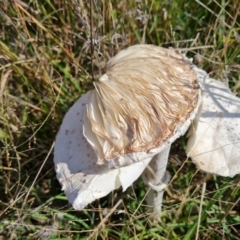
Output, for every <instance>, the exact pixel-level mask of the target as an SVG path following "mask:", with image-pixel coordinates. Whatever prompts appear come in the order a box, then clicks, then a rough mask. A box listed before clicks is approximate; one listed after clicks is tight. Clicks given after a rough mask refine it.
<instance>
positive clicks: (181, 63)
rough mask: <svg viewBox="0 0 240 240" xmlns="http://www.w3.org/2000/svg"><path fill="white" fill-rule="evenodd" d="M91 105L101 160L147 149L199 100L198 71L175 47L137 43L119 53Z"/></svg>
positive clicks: (163, 138)
mask: <svg viewBox="0 0 240 240" xmlns="http://www.w3.org/2000/svg"><path fill="white" fill-rule="evenodd" d="M95 88H96V91H93V93H92V94H91V96H90V98H89V103H88V106H87V117H88V119H89V120H90V123H91V128H92V131H93V133H94V134H95V135H96V139H97V141H98V144H97V145H98V146H101V148H99V147H97V148H96V147H95V152H96V153H97V155H98V163H101V162H102V161H106V160H111V159H113V158H115V157H116V156H123V155H127V154H134V153H136V152H147V151H149V150H151V149H155V148H158V147H159V146H161V145H162V144H163V143H164V141H166V140H168V139H169V138H170V137H171V136H172V135H174V134H175V131H176V129H177V127H178V125H179V124H181V123H183V122H184V121H186V119H188V118H189V116H190V113H191V112H192V111H193V110H194V109H195V108H196V106H197V104H198V95H199V85H198V80H197V74H196V72H195V71H194V69H193V66H192V64H191V62H190V61H189V60H187V59H186V58H185V57H184V56H183V55H182V54H180V53H179V52H178V51H177V50H174V49H165V48H162V47H157V46H153V45H135V46H132V47H129V48H127V49H126V50H123V51H121V52H119V53H118V54H117V55H116V56H115V57H114V58H112V59H111V60H110V61H109V62H108V65H107V71H106V74H105V75H103V76H102V77H101V78H100V80H99V81H97V82H95Z"/></svg>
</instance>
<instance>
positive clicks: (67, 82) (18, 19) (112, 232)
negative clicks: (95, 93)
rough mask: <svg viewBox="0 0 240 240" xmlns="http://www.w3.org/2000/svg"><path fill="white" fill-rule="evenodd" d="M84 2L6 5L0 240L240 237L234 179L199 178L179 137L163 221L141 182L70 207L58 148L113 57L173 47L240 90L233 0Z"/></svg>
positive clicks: (0, 33) (31, 0)
mask: <svg viewBox="0 0 240 240" xmlns="http://www.w3.org/2000/svg"><path fill="white" fill-rule="evenodd" d="M90 2H91V1H82V0H65V1H64V0H56V1H49V0H47V1H40V0H22V1H21V0H13V1H3V2H1V8H0V19H1V24H0V28H1V29H0V76H1V84H0V144H1V145H0V147H1V148H0V151H1V152H0V171H1V173H0V183H1V185H0V186H1V188H0V191H1V194H0V196H1V197H0V200H1V201H0V219H1V221H0V239H88V238H90V239H161V240H162V239H184V240H187V239H197V237H198V239H204V240H207V239H240V233H239V229H240V203H239V196H240V186H239V181H240V178H239V176H236V177H235V178H223V177H218V176H212V175H207V174H204V173H201V172H198V171H196V168H195V166H194V164H192V163H191V162H190V161H189V160H187V161H185V160H186V156H185V153H184V146H185V142H186V141H185V138H182V139H180V140H179V141H178V143H176V144H175V145H174V146H173V149H172V151H171V156H170V161H169V166H168V170H169V171H170V173H171V175H172V176H173V180H172V181H171V184H170V185H169V187H168V188H167V190H166V192H165V197H164V207H163V217H162V221H161V223H153V222H151V220H150V218H149V213H148V211H147V207H146V205H145V202H144V197H145V195H146V189H145V186H144V184H143V183H142V182H141V181H140V180H139V181H138V182H137V183H136V184H134V186H133V187H132V188H130V189H128V190H127V192H125V193H122V192H121V190H118V191H115V192H113V193H112V194H110V195H109V196H107V197H105V198H103V199H100V200H99V201H96V202H94V203H92V204H91V205H89V206H88V208H86V209H85V210H84V211H81V212H78V211H74V210H73V209H72V208H71V206H69V204H68V202H67V199H66V197H65V195H64V194H63V193H62V192H61V189H60V185H59V183H58V182H57V180H56V176H55V171H54V166H53V160H52V159H53V156H52V148H53V142H54V139H55V136H56V133H57V131H58V128H59V126H60V124H61V121H62V119H63V116H64V114H65V112H66V111H67V109H68V108H69V107H70V106H71V105H72V104H73V103H74V102H75V101H76V100H77V99H78V98H79V97H80V96H81V95H82V94H83V93H85V92H86V91H88V90H89V89H92V88H93V84H92V83H93V79H98V77H99V76H100V75H101V74H102V73H103V72H104V68H105V64H106V62H107V61H108V59H109V58H110V57H112V56H113V55H115V53H117V52H118V51H119V50H121V49H123V48H126V47H127V46H130V45H133V44H136V43H151V44H156V45H161V46H164V47H169V46H171V47H178V48H181V49H183V51H184V52H186V53H187V55H188V56H190V57H193V59H194V62H195V63H196V64H197V65H198V66H200V67H201V68H203V69H205V70H206V71H207V72H208V73H209V74H210V76H212V77H214V78H216V79H221V80H222V81H224V82H227V83H228V84H229V86H230V87H231V89H232V91H233V92H234V93H236V94H239V87H240V74H239V72H240V70H239V69H240V60H239V59H240V47H239V46H240V7H239V3H238V0H229V1H225V0H222V1H220V2H219V1H216V0H213V1H207V0H206V1H205V0H203V1H198V0H196V1H183V0H177V1H165V0H164V1H155V0H152V1H150V0H145V1H126V0H123V1H108V0H105V1H99V0H95V1H92V7H90ZM91 30H92V31H91ZM91 37H92V38H93V43H94V49H92V48H91V44H90V43H91V41H90V39H91ZM92 50H93V51H92ZM91 60H92V61H91Z"/></svg>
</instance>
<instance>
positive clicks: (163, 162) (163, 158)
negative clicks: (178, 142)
mask: <svg viewBox="0 0 240 240" xmlns="http://www.w3.org/2000/svg"><path fill="white" fill-rule="evenodd" d="M169 151H170V146H169V147H167V148H165V149H164V150H163V151H162V152H160V153H158V154H157V155H155V156H154V157H153V159H152V161H151V162H150V164H149V166H148V167H147V168H146V170H145V171H144V173H143V175H142V177H143V180H144V182H145V183H146V184H148V185H149V187H150V189H149V193H148V196H147V204H148V205H149V206H151V207H152V211H153V213H154V217H153V218H154V219H155V220H158V221H159V220H160V216H161V210H162V199H163V190H164V188H165V187H166V186H167V184H168V182H169V180H170V177H171V176H170V174H169V173H168V172H167V171H166V168H167V162H168V156H169Z"/></svg>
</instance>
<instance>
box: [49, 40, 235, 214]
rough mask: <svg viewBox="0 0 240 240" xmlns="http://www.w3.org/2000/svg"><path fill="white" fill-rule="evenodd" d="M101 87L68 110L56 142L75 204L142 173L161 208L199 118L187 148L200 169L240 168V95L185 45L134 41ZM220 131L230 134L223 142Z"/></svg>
mask: <svg viewBox="0 0 240 240" xmlns="http://www.w3.org/2000/svg"><path fill="white" fill-rule="evenodd" d="M204 81H205V83H204ZM94 86H95V90H92V91H89V92H87V93H86V94H84V95H83V96H82V97H81V98H80V99H79V100H78V101H77V102H76V103H75V104H74V105H73V106H72V107H71V108H70V110H69V111H68V112H67V114H66V115H65V117H64V119H63V122H62V125H61V127H60V130H59V132H58V134H57V137H56V143H55V148H54V162H55V167H56V172H57V178H58V180H59V182H60V183H61V185H62V189H63V190H64V192H65V194H66V195H67V197H68V200H69V202H70V203H71V204H72V205H73V207H74V208H75V209H77V210H81V209H83V208H84V207H85V206H86V205H88V204H89V203H91V202H92V201H94V200H95V199H98V198H101V197H103V196H106V195H107V194H108V193H110V192H111V191H113V190H114V189H117V188H119V187H120V186H122V188H123V191H125V190H126V189H127V188H128V187H129V186H130V185H131V184H132V183H133V182H134V181H135V180H136V179H138V177H139V176H140V175H141V174H142V177H143V180H144V182H145V183H147V184H148V186H149V187H150V189H151V190H150V194H149V196H148V204H149V205H153V208H154V211H155V212H158V213H159V212H160V211H161V204H162V195H163V189H164V188H165V186H166V185H167V184H168V181H169V179H170V175H169V173H168V172H167V171H166V167H167V161H168V155H169V150H170V147H171V144H172V142H174V141H175V140H176V139H177V138H179V137H180V136H181V135H183V134H185V132H186V131H187V130H188V128H189V126H190V125H191V123H192V122H193V124H192V126H191V131H190V132H191V135H190V138H189V141H188V146H187V154H188V156H190V157H191V158H192V159H193V161H194V162H195V163H196V164H197V166H198V168H199V169H202V170H204V171H207V172H213V173H216V174H220V175H224V176H233V175H235V174H237V173H239V172H240V169H239V163H237V159H239V157H240V156H239V155H240V154H239V153H238V152H237V147H238V146H239V143H237V142H236V141H238V140H239V139H238V140H237V138H239V133H236V132H234V131H233V130H232V129H231V128H235V127H237V125H238V124H239V123H240V121H239V119H240V118H239V117H240V116H239V106H240V103H239V99H238V98H236V97H235V96H234V95H233V94H232V93H231V92H230V91H229V90H228V89H227V88H226V87H224V86H223V85H222V84H221V83H219V82H217V81H215V80H213V79H210V78H208V75H207V74H206V72H204V71H203V70H201V69H199V68H197V67H196V66H194V65H193V64H192V63H191V61H190V60H189V59H188V58H187V57H185V56H184V55H182V54H181V53H180V52H179V51H178V50H174V49H165V48H162V47H157V46H153V45H143V44H142V45H135V46H132V47H129V48H127V49H126V50H122V51H120V52H119V53H118V54H117V55H116V56H115V57H114V58H112V59H111V60H110V61H109V62H108V64H107V70H106V73H105V74H104V75H103V76H102V77H100V79H99V81H97V82H94ZM204 86H205V88H206V91H204ZM202 99H203V101H202ZM230 104H232V105H231V107H229V105H230ZM226 108H227V109H226ZM196 114H197V116H196ZM232 118H234V120H232ZM229 119H231V121H232V122H234V124H235V125H234V126H233V125H230V126H229ZM212 122H214V124H212ZM219 128H220V129H223V130H220V131H219ZM226 132H227V133H228V134H229V135H226ZM214 134H218V136H220V135H221V134H225V135H226V136H227V137H228V139H227V140H226V139H225V138H222V139H221V142H219V143H218V142H216V141H215V136H214ZM210 141H213V143H212V142H210ZM205 142H207V144H206V143H205ZM233 142H234V144H233ZM210 143H211V144H210ZM233 149H234V151H233ZM220 151H222V152H224V155H223V154H222V152H220ZM231 151H232V152H233V155H234V156H232V155H231ZM220 155H221V157H219V156H220ZM219 161H221V163H219ZM215 163H216V164H217V165H218V166H219V167H215V168H213V167H212V165H215ZM226 166H227V167H226ZM236 166H238V168H237V167H236ZM208 167H211V169H208ZM226 168H227V170H226ZM222 170H223V171H224V173H223V172H221V171H222ZM156 193H157V194H156Z"/></svg>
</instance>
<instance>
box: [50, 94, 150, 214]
mask: <svg viewBox="0 0 240 240" xmlns="http://www.w3.org/2000/svg"><path fill="white" fill-rule="evenodd" d="M90 94H91V91H90V92H87V93H86V94H84V95H83V96H82V97H81V98H80V99H79V100H78V101H77V102H76V103H75V104H74V105H73V106H72V107H71V108H70V109H69V111H68V112H67V113H66V115H65V117H64V119H63V122H62V125H61V127H60V130H59V132H58V134H57V137H56V143H55V147H54V163H55V169H56V173H57V178H58V180H59V182H60V183H61V185H62V190H64V192H65V194H66V195H67V198H68V200H69V202H70V203H71V204H72V205H73V207H74V208H75V209H77V210H81V209H83V208H84V207H85V206H86V205H88V204H89V203H91V202H92V201H94V200H95V199H98V198H101V197H103V196H106V195H107V194H108V193H110V192H111V191H113V190H115V189H117V188H119V187H120V186H122V187H123V191H125V190H126V189H127V188H128V187H129V186H130V185H131V184H132V183H133V182H134V181H135V180H136V179H137V178H138V177H139V176H140V175H141V174H142V172H143V171H144V169H145V168H146V166H147V165H148V164H149V162H150V160H151V158H148V159H145V160H144V161H142V162H139V163H136V164H134V165H132V166H129V167H123V168H120V169H109V168H108V166H106V165H97V164H96V162H97V156H96V154H95V152H94V151H93V149H92V147H91V146H90V144H89V143H88V141H87V140H86V139H85V137H84V135H83V120H84V116H85V114H86V104H87V102H88V98H89V95H90ZM85 130H86V131H88V130H90V129H85Z"/></svg>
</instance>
